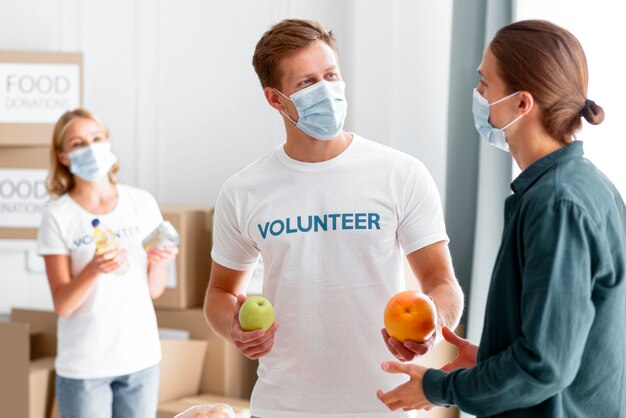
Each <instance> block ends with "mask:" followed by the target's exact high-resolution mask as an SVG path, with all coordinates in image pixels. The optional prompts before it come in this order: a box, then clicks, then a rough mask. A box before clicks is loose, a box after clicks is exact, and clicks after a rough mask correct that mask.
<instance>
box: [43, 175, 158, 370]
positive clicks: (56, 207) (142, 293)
mask: <svg viewBox="0 0 626 418" xmlns="http://www.w3.org/2000/svg"><path fill="white" fill-rule="evenodd" d="M117 189H118V193H119V198H118V202H117V205H116V207H115V208H114V209H113V210H112V211H111V212H109V213H107V214H104V215H95V214H92V213H89V212H87V211H86V210H85V209H83V208H82V207H81V206H80V205H79V204H78V203H76V201H74V200H73V199H72V198H71V197H70V196H69V195H68V194H64V195H62V196H60V197H59V198H57V199H55V200H52V201H51V202H50V203H49V204H48V206H47V208H46V211H45V213H44V215H43V219H42V223H41V227H40V229H39V236H38V239H37V252H38V254H39V255H42V256H44V255H53V254H62V255H69V256H70V263H71V275H72V277H76V276H77V275H78V274H79V273H80V272H81V271H82V270H83V268H84V267H85V266H86V265H87V264H88V263H89V262H90V261H91V259H92V258H93V256H94V252H95V244H94V242H93V227H92V226H91V221H92V220H93V219H94V218H98V219H99V220H100V222H101V224H102V225H103V226H106V227H108V228H110V229H111V230H112V231H114V232H115V234H116V235H117V237H118V239H119V242H120V244H121V245H122V247H124V249H125V250H126V251H127V262H128V263H129V270H128V272H127V273H126V274H123V275H116V274H113V273H108V274H104V273H103V274H101V275H100V276H99V277H98V279H97V280H96V283H95V284H94V286H93V288H92V289H91V291H90V292H89V293H88V295H87V297H86V299H85V301H84V302H83V303H82V304H81V305H80V307H79V308H78V309H77V310H76V311H75V312H74V313H72V314H71V315H70V316H69V317H67V318H63V317H59V320H58V331H57V339H58V342H57V358H56V373H57V374H58V375H59V376H63V377H68V378H74V379H93V378H101V377H112V376H119V375H125V374H130V373H134V372H137V371H139V370H142V369H145V368H148V367H151V366H154V365H155V364H157V363H158V362H159V361H160V360H161V347H160V343H159V336H158V328H157V322H156V315H155V313H154V307H153V305H152V299H151V297H150V292H149V289H148V277H147V257H146V253H145V251H144V250H143V247H142V244H141V241H142V240H143V238H144V237H145V236H146V235H148V233H149V232H150V231H152V230H153V229H154V228H156V227H157V226H158V225H159V224H160V223H161V221H162V220H163V217H162V215H161V212H160V210H159V206H158V204H157V202H156V200H155V199H154V197H153V196H152V195H151V194H150V193H148V192H146V191H144V190H140V189H136V188H134V187H130V186H125V185H117Z"/></svg>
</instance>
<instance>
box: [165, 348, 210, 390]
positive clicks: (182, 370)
mask: <svg viewBox="0 0 626 418" xmlns="http://www.w3.org/2000/svg"><path fill="white" fill-rule="evenodd" d="M207 345H208V343H207V342H206V341H197V340H188V341H179V340H161V351H162V359H161V384H160V387H159V402H167V401H171V400H173V399H178V398H181V397H183V396H193V395H195V394H197V393H198V391H199V390H200V378H201V377H202V366H203V364H204V357H205V354H206V350H207Z"/></svg>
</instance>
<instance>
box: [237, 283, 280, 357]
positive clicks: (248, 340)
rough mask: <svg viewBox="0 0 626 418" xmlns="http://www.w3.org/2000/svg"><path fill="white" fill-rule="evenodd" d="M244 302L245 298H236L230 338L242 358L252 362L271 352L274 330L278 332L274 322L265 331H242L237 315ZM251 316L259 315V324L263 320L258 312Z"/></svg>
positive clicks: (276, 324)
mask: <svg viewBox="0 0 626 418" xmlns="http://www.w3.org/2000/svg"><path fill="white" fill-rule="evenodd" d="M245 301H246V297H245V296H243V295H239V296H237V304H236V305H235V309H234V313H233V320H232V323H231V327H230V338H231V340H232V341H233V343H234V344H235V346H236V347H237V349H239V351H241V352H242V353H243V355H244V356H246V357H248V358H251V359H253V360H254V359H258V358H259V357H263V356H264V355H266V354H268V353H269V352H270V351H272V347H273V346H274V336H275V335H276V330H278V323H276V322H274V323H273V324H272V325H271V326H270V327H269V328H268V329H267V330H266V331H264V330H263V329H256V330H253V331H246V330H244V329H243V328H242V327H241V323H240V322H239V314H240V310H241V306H242V305H243V304H244V302H245ZM251 314H253V315H255V314H256V315H260V316H261V317H260V318H259V319H260V321H261V322H263V320H264V319H265V318H263V315H264V314H263V313H261V312H260V311H259V312H256V313H254V312H253V313H251ZM272 321H273V309H272Z"/></svg>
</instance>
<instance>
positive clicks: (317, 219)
mask: <svg viewBox="0 0 626 418" xmlns="http://www.w3.org/2000/svg"><path fill="white" fill-rule="evenodd" d="M314 219H315V227H314V230H315V232H317V231H318V229H317V227H318V226H319V227H321V228H322V229H323V230H324V231H327V229H326V221H327V218H326V215H324V223H322V218H320V217H319V216H317V215H316V216H315V218H314Z"/></svg>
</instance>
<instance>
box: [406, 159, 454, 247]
mask: <svg viewBox="0 0 626 418" xmlns="http://www.w3.org/2000/svg"><path fill="white" fill-rule="evenodd" d="M398 217H399V219H398V241H399V242H400V245H401V246H402V249H403V251H404V253H405V254H410V253H412V252H413V251H416V250H419V249H420V248H424V247H426V246H428V245H430V244H434V243H436V242H440V241H446V242H448V241H449V239H448V235H447V234H446V226H445V223H444V220H443V211H442V209H441V199H440V197H439V191H438V190H437V185H436V184H435V181H434V180H433V178H432V176H431V175H430V173H429V172H428V170H427V169H426V167H425V166H424V165H423V164H422V163H421V162H419V163H418V166H417V168H416V170H414V171H413V173H412V174H411V175H410V176H409V178H407V179H406V183H405V185H404V190H403V192H402V194H401V196H400V198H399V200H398Z"/></svg>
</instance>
